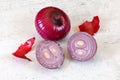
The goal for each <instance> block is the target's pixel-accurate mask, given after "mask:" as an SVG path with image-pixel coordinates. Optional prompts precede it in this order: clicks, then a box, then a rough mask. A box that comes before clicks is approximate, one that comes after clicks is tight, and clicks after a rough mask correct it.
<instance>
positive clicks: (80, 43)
mask: <svg viewBox="0 0 120 80" xmlns="http://www.w3.org/2000/svg"><path fill="white" fill-rule="evenodd" d="M67 46H68V52H69V54H70V55H71V57H72V58H73V59H75V60H79V61H87V60H89V59H91V58H92V57H93V56H94V55H95V54H96V50H97V43H96V41H95V39H94V37H93V36H91V35H90V34H88V33H86V32H77V33H75V34H73V35H72V36H71V37H70V39H69V40H68V43H67Z"/></svg>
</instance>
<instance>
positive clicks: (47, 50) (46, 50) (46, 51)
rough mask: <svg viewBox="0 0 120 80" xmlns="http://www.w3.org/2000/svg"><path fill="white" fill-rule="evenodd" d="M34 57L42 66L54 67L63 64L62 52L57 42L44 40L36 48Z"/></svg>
mask: <svg viewBox="0 0 120 80" xmlns="http://www.w3.org/2000/svg"><path fill="white" fill-rule="evenodd" d="M36 58H37V60H38V62H39V63H40V64H41V65H42V66H44V67H46V68H48V69H56V68H59V67H60V66H61V65H62V64H63V61H64V52H63V50H62V48H61V47H60V45H59V44H58V43H56V42H54V41H49V40H44V41H41V42H40V43H39V45H38V46H37V48H36Z"/></svg>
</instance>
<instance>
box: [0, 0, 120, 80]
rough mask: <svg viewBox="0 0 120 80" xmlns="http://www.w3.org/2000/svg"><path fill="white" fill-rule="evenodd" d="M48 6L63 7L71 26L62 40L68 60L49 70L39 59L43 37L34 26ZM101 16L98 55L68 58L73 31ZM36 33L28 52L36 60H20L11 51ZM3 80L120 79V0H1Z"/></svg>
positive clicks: (0, 78)
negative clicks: (91, 57) (38, 49)
mask: <svg viewBox="0 0 120 80" xmlns="http://www.w3.org/2000/svg"><path fill="white" fill-rule="evenodd" d="M46 6H56V7H59V8H61V9H63V10H64V11H65V12H66V13H67V14H68V15H69V17H70V20H71V25H72V29H71V32H70V33H69V35H68V36H67V37H66V38H65V39H64V40H62V41H59V43H60V44H61V46H62V47H63V48H64V51H65V55H66V59H65V62H64V64H63V65H62V66H61V68H60V69H57V70H48V69H45V68H43V67H41V66H40V65H39V64H38V62H37V61H36V57H35V48H36V45H37V42H38V41H39V40H42V38H41V37H40V36H39V35H38V33H37V32H36V30H35V26H34V18H35V15H36V13H37V12H38V11H39V10H40V9H42V8H43V7H46ZM95 15H98V16H99V17H100V20H101V22H100V25H101V27H100V30H99V32H98V33H97V34H96V35H95V36H94V37H95V38H96V40H97V43H98V50H97V54H96V55H95V57H94V58H93V59H91V60H89V61H87V62H76V61H73V60H71V59H70V58H69V56H68V55H67V51H66V41H67V39H68V38H69V37H70V36H71V35H72V34H73V32H74V31H73V30H74V28H75V27H77V26H78V25H79V24H81V23H83V22H84V21H85V20H91V19H92V18H93V16H95ZM33 36H35V37H36V43H35V45H34V48H33V50H32V51H31V52H30V53H29V54H28V55H27V56H28V57H30V58H31V59H32V60H33V61H32V62H29V61H27V60H23V59H19V58H16V57H14V56H12V53H13V52H14V51H15V50H16V49H17V47H18V46H19V45H20V44H21V43H23V42H24V41H25V40H27V39H29V38H31V37H33ZM0 80H120V0H0Z"/></svg>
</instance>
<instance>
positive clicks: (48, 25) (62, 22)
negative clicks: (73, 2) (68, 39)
mask: <svg viewBox="0 0 120 80" xmlns="http://www.w3.org/2000/svg"><path fill="white" fill-rule="evenodd" d="M35 26H36V29H37V31H38V33H39V34H40V35H41V36H42V37H43V38H44V39H47V40H60V39H62V38H64V37H65V36H66V35H67V34H68V32H69V31H70V20H69V18H68V16H67V14H66V13H65V12H63V11H62V10H61V9H58V8H56V7H46V8H43V9H41V10H40V11H39V12H38V14H37V15H36V18H35Z"/></svg>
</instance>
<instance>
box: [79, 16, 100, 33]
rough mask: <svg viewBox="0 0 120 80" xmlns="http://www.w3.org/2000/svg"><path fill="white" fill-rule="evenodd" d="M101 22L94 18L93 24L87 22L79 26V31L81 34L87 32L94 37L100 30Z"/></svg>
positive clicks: (96, 17)
mask: <svg viewBox="0 0 120 80" xmlns="http://www.w3.org/2000/svg"><path fill="white" fill-rule="evenodd" d="M99 22H100V20H99V17H98V16H94V18H93V20H92V21H91V22H89V21H85V22H84V23H83V24H81V25H80V26H79V29H80V31H81V32H87V33H89V34H91V35H94V33H96V32H97V31H98V30H99V28H100V25H99Z"/></svg>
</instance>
